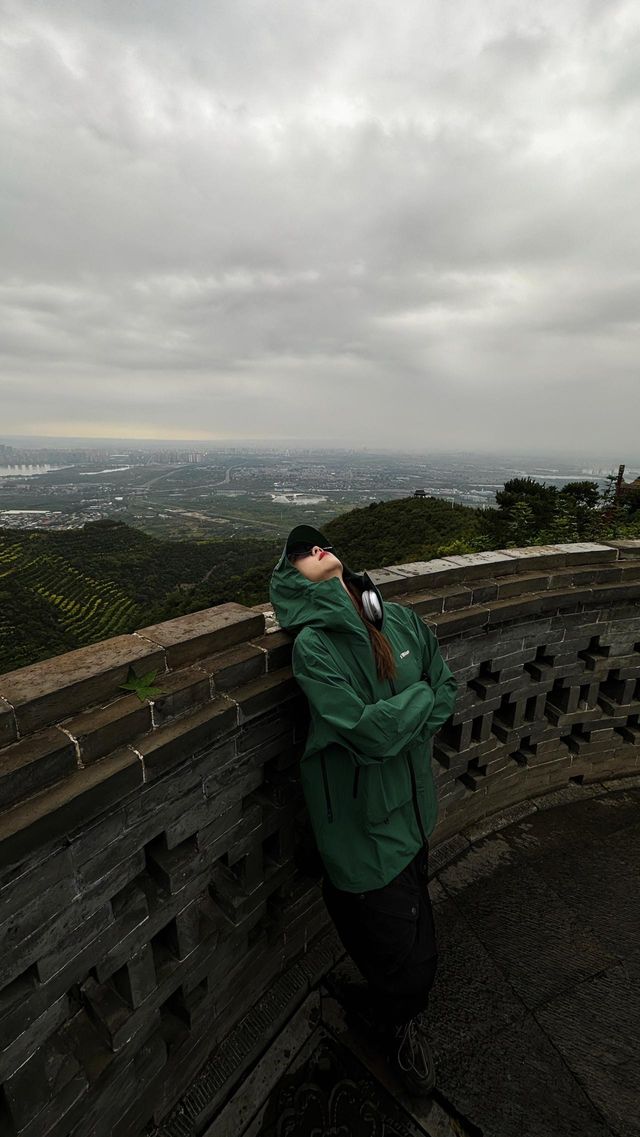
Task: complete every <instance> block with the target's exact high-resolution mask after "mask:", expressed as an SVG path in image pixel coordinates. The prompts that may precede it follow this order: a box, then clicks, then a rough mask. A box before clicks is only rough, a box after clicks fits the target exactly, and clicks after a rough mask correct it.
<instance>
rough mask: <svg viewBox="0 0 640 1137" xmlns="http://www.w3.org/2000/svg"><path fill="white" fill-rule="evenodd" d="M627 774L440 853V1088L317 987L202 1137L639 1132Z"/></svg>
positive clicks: (637, 826)
mask: <svg viewBox="0 0 640 1137" xmlns="http://www.w3.org/2000/svg"><path fill="white" fill-rule="evenodd" d="M633 782H635V783H636V784H635V785H633ZM618 785H619V786H624V788H621V789H612V788H610V787H611V786H612V783H609V784H608V786H604V785H595V786H592V787H584V791H583V792H582V793H578V788H577V787H576V800H573V801H570V802H568V803H567V802H566V797H565V799H564V800H565V803H564V804H556V802H557V801H558V800H560V801H562V800H563V795H562V794H561V795H558V796H557V797H555V796H554V795H552V796H551V797H549V798H548V799H537V803H536V804H537V807H538V808H536V809H534V810H533V811H532V812H530V813H529V814H527V816H525V817H521V819H520V820H518V821H516V822H514V823H512V824H507V825H505V826H504V827H503V828H501V829H500V830H499V831H497V832H494V833H490V834H489V835H487V836H486V837H479V839H478V840H475V841H474V843H473V844H472V845H471V846H470V847H467V848H466V851H463V852H462V853H461V854H460V855H459V856H457V857H456V858H455V859H454V860H449V861H448V863H444V861H445V858H444V857H443V856H439V853H440V850H437V849H436V850H435V851H434V855H433V863H432V870H433V871H434V874H435V875H434V876H433V877H432V879H431V881H430V886H429V887H430V894H431V899H432V903H433V907H434V914H435V920H436V933H437V939H438V946H439V967H438V972H437V975H436V980H435V984H434V986H433V988H432V991H431V996H430V1003H429V1011H428V1016H429V1023H430V1038H431V1043H432V1047H433V1050H434V1054H435V1059H436V1066H437V1086H436V1090H435V1092H434V1094H433V1096H432V1097H431V1098H430V1099H426V1100H425V1099H422V1100H421V1099H416V1098H410V1097H408V1096H407V1095H406V1094H404V1093H403V1092H402V1090H401V1087H400V1086H398V1085H397V1084H396V1083H395V1082H394V1080H393V1078H392V1077H391V1076H390V1075H389V1073H388V1071H387V1069H386V1066H385V1064H384V1062H383V1060H382V1059H381V1058H380V1057H379V1056H378V1055H377V1054H376V1052H375V1050H374V1049H373V1048H372V1046H371V1044H370V1043H368V1041H367V1039H366V1037H364V1036H363V1035H360V1034H359V1033H358V1032H357V1030H356V1028H355V1027H353V1025H352V1026H348V1025H347V1021H346V1018H345V1016H344V1013H343V1011H342V1008H341V1007H340V1006H339V1004H338V1003H337V1002H336V1001H335V1000H334V999H333V998H331V997H330V996H329V994H328V992H327V990H326V988H325V986H324V984H323V983H321V984H320V985H319V986H317V987H315V988H314V989H313V990H312V991H311V993H310V994H309V995H308V996H307V998H306V1000H305V1001H304V1002H303V1003H302V1006H300V1007H299V1009H298V1011H297V1013H296V1014H295V1015H294V1016H293V1018H292V1019H291V1020H290V1021H289V1023H288V1025H287V1027H286V1028H285V1029H284V1031H282V1032H281V1034H280V1035H279V1036H278V1038H277V1039H276V1040H275V1041H274V1043H273V1044H272V1045H271V1047H270V1048H269V1050H268V1051H267V1052H266V1054H265V1055H264V1057H263V1058H262V1059H261V1061H260V1062H259V1063H258V1064H257V1065H256V1066H255V1068H254V1069H253V1070H252V1071H251V1073H250V1074H249V1075H248V1077H247V1078H246V1079H245V1081H244V1084H243V1085H242V1088H240V1089H239V1090H238V1092H237V1093H236V1094H235V1095H234V1097H233V1098H232V1099H231V1100H230V1101H229V1102H228V1103H227V1105H226V1106H225V1107H224V1109H223V1110H222V1112H221V1113H219V1114H218V1116H217V1117H216V1118H215V1120H213V1121H212V1122H211V1124H210V1125H209V1126H208V1127H207V1128H206V1130H205V1132H206V1137H227V1135H228V1137H232V1135H233V1137H241V1135H242V1137H294V1135H295V1137H311V1135H312V1134H313V1137H329V1135H332V1137H405V1135H407V1134H409V1135H411V1137H415V1135H418V1134H428V1135H430V1137H450V1135H451V1137H453V1135H454V1134H455V1135H456V1137H463V1135H468V1137H473V1135H484V1137H573V1135H575V1137H639V1135H640V785H638V779H637V778H635V779H632V780H629V779H627V782H626V784H625V783H624V782H622V781H620V782H619V783H618ZM334 970H336V971H338V972H340V973H341V974H342V975H343V976H346V977H350V978H357V977H358V973H357V971H355V969H354V968H353V965H351V964H350V961H348V959H346V958H344V959H342V960H341V961H340V962H339V963H338V964H337V965H336V967H335V968H334Z"/></svg>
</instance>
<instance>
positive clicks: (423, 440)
mask: <svg viewBox="0 0 640 1137" xmlns="http://www.w3.org/2000/svg"><path fill="white" fill-rule="evenodd" d="M1 10H2V23H1V30H0V75H1V76H2V78H1V80H0V82H1V83H2V99H1V103H0V129H1V131H2V155H3V157H2V171H1V175H0V178H1V180H0V194H1V200H2V217H3V232H2V242H3V255H2V261H1V264H2V269H1V271H0V362H1V365H2V378H0V394H1V396H2V399H1V410H0V431H5V432H6V433H10V432H15V433H19V434H24V433H29V432H33V433H46V434H54V433H58V434H64V435H70V434H74V433H89V434H91V435H93V436H95V435H98V434H105V435H109V434H116V435H123V434H130V435H132V436H136V435H137V434H148V433H149V431H150V430H153V431H155V432H156V433H157V434H158V435H159V436H165V437H175V436H177V434H179V433H180V434H182V435H184V436H185V437H189V438H193V437H195V436H197V435H198V434H199V433H202V434H204V435H208V436H211V437H216V436H217V435H221V436H225V435H226V436H230V435H231V436H236V437H237V436H242V435H247V436H254V437H255V436H256V435H258V436H259V435H263V436H265V437H274V438H276V437H279V436H287V435H289V436H292V435H296V436H299V437H300V436H305V435H308V436H311V437H313V436H315V437H319V436H323V437H330V436H335V437H336V440H337V441H339V442H343V443H348V442H354V443H358V444H363V443H364V444H370V445H375V444H376V443H377V444H381V445H400V446H401V445H407V446H412V447H419V446H424V447H425V449H427V450H428V449H434V448H440V447H442V446H445V445H456V446H460V447H462V446H469V447H474V448H489V447H491V446H492V445H495V446H496V447H499V446H501V445H504V444H506V443H508V445H509V447H511V448H513V449H518V448H521V449H525V448H531V446H532V445H535V443H536V442H543V443H544V446H545V447H547V448H548V447H550V446H557V447H558V448H563V449H567V450H572V449H574V450H582V451H588V450H589V448H595V449H596V450H597V451H598V452H601V451H602V450H603V449H604V450H606V451H610V450H611V449H615V448H616V447H619V448H620V449H621V451H624V450H625V447H626V448H632V447H634V446H635V448H636V453H637V434H638V431H637V425H636V424H637V421H638V418H639V416H640V393H639V391H640V388H639V387H638V383H637V378H636V376H635V371H634V369H635V366H636V365H635V360H636V357H637V339H638V331H639V324H638V312H639V311H640V307H639V304H638V300H640V296H639V295H638V293H639V289H640V285H639V279H640V278H639V268H640V227H639V225H638V221H637V219H636V217H637V200H638V191H639V188H640V177H639V173H640V171H639V165H640V157H639V156H638V152H637V145H636V139H637V132H638V125H639V122H638V120H639V116H640V80H639V79H638V75H640V67H639V65H640V15H638V11H637V6H636V5H634V4H633V3H631V2H623V0H606V2H605V0H602V2H600V0H567V2H566V3H565V4H563V5H558V4H556V3H555V2H552V0H541V2H540V3H538V4H536V5H534V6H533V7H532V6H531V5H530V4H529V3H528V2H527V0H489V2H487V3H485V4H483V5H478V4H477V3H475V2H474V0H460V3H457V4H455V5H452V4H450V3H448V2H447V0H434V2H433V3H430V4H429V5H425V4H424V3H423V2H422V0H407V2H406V3H405V4H403V5H400V6H398V5H396V4H392V3H391V2H390V0H384V2H383V0H324V2H323V3H320V2H319V0H309V2H308V3H306V4H304V5H302V4H300V3H299V0H218V2H217V3H216V4H209V3H205V2H204V0H193V2H191V3H189V4H186V5H184V4H175V3H174V2H169V0H167V2H165V3H160V2H158V0H137V2H136V3H131V2H130V0H126V2H125V0H109V2H107V0H103V2H98V0H93V2H92V0H84V2H83V4H81V5H78V4H76V3H72V2H71V0H56V3H55V4H54V5H50V4H45V3H43V2H38V3H36V2H35V0H19V2H15V3H14V2H5V3H4V4H3V5H1ZM337 412H339V413H337ZM634 416H635V417H634ZM626 456H627V458H628V460H631V459H632V458H633V457H634V455H633V453H632V452H628V453H627V455H626Z"/></svg>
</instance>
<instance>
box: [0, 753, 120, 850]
mask: <svg viewBox="0 0 640 1137" xmlns="http://www.w3.org/2000/svg"><path fill="white" fill-rule="evenodd" d="M141 784H142V766H141V763H140V760H139V758H137V756H136V755H135V754H133V753H132V752H131V751H128V750H118V751H116V752H115V754H112V755H109V757H107V758H103V759H102V760H101V761H100V762H96V763H95V764H94V765H93V766H88V767H86V768H85V769H83V770H76V771H75V773H74V774H72V775H71V777H69V778H67V779H66V781H64V782H62V783H59V784H58V785H55V786H53V787H51V788H49V789H48V790H45V791H44V793H40V794H37V795H36V796H34V797H32V798H31V799H30V800H29V801H28V802H25V803H21V804H20V805H15V806H13V808H12V809H10V810H8V811H7V812H6V813H4V814H2V815H1V816H0V870H1V869H2V868H3V867H4V866H6V865H12V864H16V862H18V861H19V860H21V859H22V858H24V857H26V856H28V855H29V853H32V852H35V851H36V850H37V849H39V848H40V847H41V846H42V845H43V844H45V843H46V842H47V841H51V840H53V839H55V838H60V837H62V836H63V835H64V833H65V832H66V831H67V830H69V829H71V828H73V827H75V826H76V825H77V824H79V822H80V820H81V819H85V820H89V819H90V818H92V817H95V816H96V815H97V814H98V813H100V811H101V810H103V809H104V808H105V807H106V806H108V805H109V804H111V803H114V802H116V801H120V800H122V798H125V797H127V796H128V795H129V794H130V793H131V792H132V791H133V790H134V789H135V788H136V787H137V786H139V785H141Z"/></svg>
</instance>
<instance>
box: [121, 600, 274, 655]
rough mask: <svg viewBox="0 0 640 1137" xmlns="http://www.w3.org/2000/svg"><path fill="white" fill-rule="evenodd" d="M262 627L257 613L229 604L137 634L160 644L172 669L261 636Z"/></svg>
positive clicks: (166, 622)
mask: <svg viewBox="0 0 640 1137" xmlns="http://www.w3.org/2000/svg"><path fill="white" fill-rule="evenodd" d="M264 626H265V625H264V617H263V616H262V615H261V614H260V613H258V612H253V610H252V609H250V608H245V607H244V605H243V604H236V603H234V602H229V603H228V604H217V605H216V606H215V607H214V608H203V609H202V610H201V611H199V612H189V613H188V615H186V616H178V617H176V619H175V620H166V621H165V622H164V623H162V624H151V625H150V626H149V627H146V628H139V629H138V631H137V632H136V635H139V636H144V637H145V639H148V640H150V641H151V642H152V643H154V644H159V645H161V646H162V647H163V648H164V649H165V652H166V657H167V665H168V666H169V667H172V668H173V667H182V666H183V665H184V664H185V663H193V662H194V660H196V659H202V657H203V655H209V654H211V652H214V651H222V650H223V648H226V647H231V646H232V645H234V644H238V643H243V642H244V641H246V640H248V639H251V638H252V637H253V636H260V635H262V633H263V632H264Z"/></svg>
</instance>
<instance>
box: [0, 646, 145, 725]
mask: <svg viewBox="0 0 640 1137" xmlns="http://www.w3.org/2000/svg"><path fill="white" fill-rule="evenodd" d="M130 666H131V667H133V669H134V671H135V673H136V674H137V675H142V674H144V673H145V672H147V671H151V670H152V669H154V668H159V669H160V670H161V671H164V670H165V666H166V665H165V656H164V651H163V650H162V649H161V648H158V647H154V646H153V645H152V644H149V643H147V642H146V641H145V640H143V639H140V638H139V637H138V636H135V635H124V636H114V637H113V638H112V639H110V640H103V641H102V642H100V643H95V644H89V645H88V646H87V647H80V648H76V650H75V651H68V652H66V653H65V654H64V655H58V656H55V657H54V658H53V659H45V660H43V661H42V662H40V663H33V664H30V665H29V666H28V667H21V668H19V669H18V670H17V671H10V672H8V673H7V674H6V675H1V676H0V696H1V697H4V699H6V700H7V702H9V703H11V705H12V706H13V708H14V710H15V715H16V720H17V724H18V730H19V731H20V734H27V733H28V732H29V731H33V730H37V729H38V728H39V727H42V726H48V725H49V724H50V723H53V722H59V721H60V719H61V718H62V717H63V716H64V715H69V714H72V713H73V712H75V711H80V710H85V709H86V708H87V707H88V706H90V705H91V704H92V703H98V702H105V701H106V700H107V699H112V698H113V697H114V696H115V695H118V694H119V693H120V692H119V691H118V685H119V684H120V683H124V682H126V679H127V676H128V673H129V667H130Z"/></svg>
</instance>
